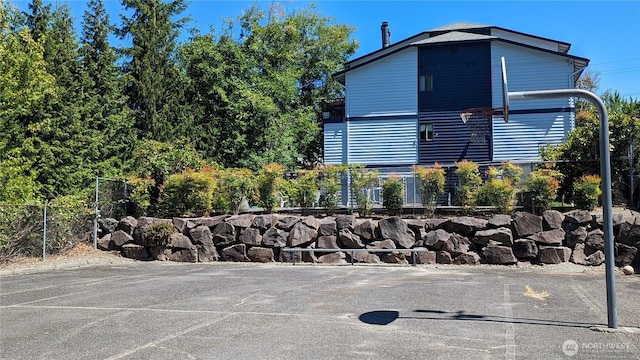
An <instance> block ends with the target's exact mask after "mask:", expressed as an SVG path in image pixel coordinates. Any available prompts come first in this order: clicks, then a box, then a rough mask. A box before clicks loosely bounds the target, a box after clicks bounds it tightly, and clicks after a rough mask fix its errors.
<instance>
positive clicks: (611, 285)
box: [507, 89, 618, 329]
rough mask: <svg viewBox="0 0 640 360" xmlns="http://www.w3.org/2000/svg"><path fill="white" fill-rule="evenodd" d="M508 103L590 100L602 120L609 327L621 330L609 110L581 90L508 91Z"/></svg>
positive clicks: (604, 228)
mask: <svg viewBox="0 0 640 360" xmlns="http://www.w3.org/2000/svg"><path fill="white" fill-rule="evenodd" d="M507 95H508V100H534V99H551V98H568V97H580V98H584V99H587V100H589V101H590V102H591V103H592V104H593V105H594V106H595V107H596V108H597V109H598V115H599V117H600V176H601V178H602V216H603V224H602V226H603V231H604V255H605V269H606V281H607V316H608V323H607V324H608V326H609V327H610V328H612V329H616V328H618V315H617V305H616V283H615V273H614V243H613V216H612V201H611V159H610V153H609V117H608V115H607V108H606V106H605V104H604V102H603V101H602V99H600V98H599V97H598V96H597V95H596V94H594V93H592V92H590V91H587V90H582V89H558V90H538V91H517V92H507Z"/></svg>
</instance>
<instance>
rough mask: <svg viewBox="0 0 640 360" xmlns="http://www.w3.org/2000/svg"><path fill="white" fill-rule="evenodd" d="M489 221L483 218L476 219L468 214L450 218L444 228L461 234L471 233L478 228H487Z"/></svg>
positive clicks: (468, 234)
mask: <svg viewBox="0 0 640 360" xmlns="http://www.w3.org/2000/svg"><path fill="white" fill-rule="evenodd" d="M488 223H489V222H488V221H487V220H485V219H478V218H474V217H469V216H460V217H457V218H453V219H451V220H450V221H449V222H447V223H446V224H445V225H444V229H445V230H446V231H448V232H450V233H458V234H460V235H463V236H470V235H473V233H474V232H476V231H478V230H484V229H486V228H487V224H488Z"/></svg>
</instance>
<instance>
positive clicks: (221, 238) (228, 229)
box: [211, 222, 236, 246]
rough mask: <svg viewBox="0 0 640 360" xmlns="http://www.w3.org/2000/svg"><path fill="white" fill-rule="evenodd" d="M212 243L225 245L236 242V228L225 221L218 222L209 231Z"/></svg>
mask: <svg viewBox="0 0 640 360" xmlns="http://www.w3.org/2000/svg"><path fill="white" fill-rule="evenodd" d="M211 235H212V236H213V243H214V244H216V245H217V246H225V245H229V244H233V243H235V242H236V228H235V227H234V226H233V225H232V224H229V223H227V222H221V223H219V224H218V225H217V226H216V227H215V228H214V229H213V232H212V233H211Z"/></svg>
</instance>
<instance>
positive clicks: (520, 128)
mask: <svg viewBox="0 0 640 360" xmlns="http://www.w3.org/2000/svg"><path fill="white" fill-rule="evenodd" d="M502 56H504V57H505V59H506V64H507V77H508V80H509V91H527V90H548V89H564V88H567V87H572V86H573V85H572V77H573V75H572V73H573V71H574V70H573V63H572V62H571V61H570V60H567V58H565V57H563V56H560V55H555V54H549V53H545V52H541V51H536V50H533V49H530V48H526V47H522V46H517V45H513V44H508V43H503V42H499V41H498V42H494V43H492V45H491V58H492V60H491V61H492V75H491V76H492V79H493V87H492V93H493V106H494V107H502V84H501V68H500V58H501V57H502ZM509 106H510V110H512V111H515V112H516V113H517V114H512V115H510V116H509V123H507V124H505V123H504V121H503V119H502V118H500V117H495V118H494V121H493V139H494V141H493V157H492V160H494V161H501V160H539V159H540V151H539V149H540V147H541V146H542V145H547V144H553V145H558V144H561V143H562V142H563V141H564V140H565V139H566V137H567V135H568V133H569V131H571V130H572V129H573V127H574V113H573V111H572V107H573V103H572V101H571V99H569V98H564V99H540V100H526V101H510V103H509ZM540 109H564V110H565V111H561V112H558V111H550V112H541V111H537V110H540Z"/></svg>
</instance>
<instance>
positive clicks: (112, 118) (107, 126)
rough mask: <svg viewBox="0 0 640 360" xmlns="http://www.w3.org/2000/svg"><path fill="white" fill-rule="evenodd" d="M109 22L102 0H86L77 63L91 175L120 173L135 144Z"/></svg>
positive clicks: (131, 118)
mask: <svg viewBox="0 0 640 360" xmlns="http://www.w3.org/2000/svg"><path fill="white" fill-rule="evenodd" d="M111 30H112V26H111V25H110V24H109V16H108V15H107V13H106V11H105V8H104V3H103V1H102V0H90V1H89V2H88V3H87V10H86V11H85V12H84V16H83V21H82V38H81V40H80V50H79V53H80V64H81V67H82V78H81V81H82V93H81V97H82V103H83V118H84V120H85V121H84V123H85V126H87V128H88V130H89V131H90V132H91V133H92V138H93V141H92V142H91V143H88V144H87V145H89V149H88V151H87V153H88V155H90V156H89V160H90V161H91V163H92V165H93V166H92V168H93V169H94V172H95V175H99V176H110V177H111V176H118V175H122V174H123V172H124V168H125V167H126V165H127V164H126V163H127V161H128V160H129V159H130V158H131V152H132V150H133V148H134V147H135V132H134V129H133V117H132V113H131V111H130V110H129V108H128V106H127V98H126V97H125V96H124V94H123V92H124V81H123V80H122V78H121V77H120V70H119V68H118V66H117V65H116V60H117V55H116V51H115V49H114V48H113V47H112V46H111V45H110V44H109V40H108V38H109V34H110V32H111Z"/></svg>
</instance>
